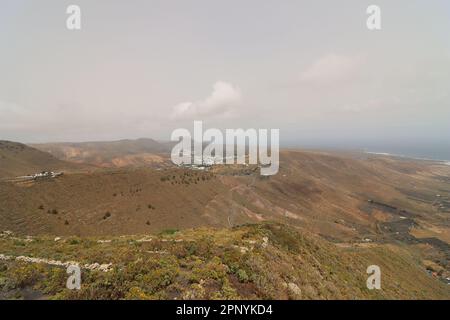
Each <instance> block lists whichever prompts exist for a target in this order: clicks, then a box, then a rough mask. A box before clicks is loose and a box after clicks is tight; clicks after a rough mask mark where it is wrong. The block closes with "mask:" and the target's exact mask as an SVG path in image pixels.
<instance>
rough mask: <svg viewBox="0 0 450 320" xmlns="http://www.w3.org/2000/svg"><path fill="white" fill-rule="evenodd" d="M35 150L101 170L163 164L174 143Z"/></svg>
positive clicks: (104, 143)
mask: <svg viewBox="0 0 450 320" xmlns="http://www.w3.org/2000/svg"><path fill="white" fill-rule="evenodd" d="M33 147H35V148H37V149H39V150H42V151H44V152H48V153H50V154H52V155H53V156H55V157H56V158H58V159H61V160H65V161H71V162H76V163H88V164H91V165H96V166H101V167H127V166H145V165H152V164H153V165H162V164H164V163H166V162H167V161H168V157H167V155H168V154H169V153H170V150H171V147H172V143H164V142H157V141H155V140H153V139H146V138H142V139H137V140H119V141H99V142H80V143H44V144H34V145H33Z"/></svg>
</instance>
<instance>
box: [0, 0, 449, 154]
mask: <svg viewBox="0 0 450 320" xmlns="http://www.w3.org/2000/svg"><path fill="white" fill-rule="evenodd" d="M70 4H77V5H79V6H80V7H81V10H82V29H81V30H80V31H69V30H67V28H66V19H67V17H68V15H67V14H66V8H67V6H68V5H70ZM370 4H377V5H379V6H380V7H381V17H382V30H380V31H369V30H368V29H367V27H366V19H367V14H366V8H367V7H368V5H370ZM449 92H450V1H448V0H442V1H438V0H436V1H425V0H421V1H411V0H402V1H400V0H396V1H379V0H376V1H375V0H373V1H364V0H355V1H350V0H342V1H331V0H329V1H317V0H311V1H300V0H292V1H289V0H283V1H275V0H264V1H261V0H240V1H236V0H227V1H217V0H177V1H175V0H173V1H170V0H161V1H151V0H145V1H144V0H143V1H139V0H133V1H123V0H121V1H119V0H86V1H84V0H71V1H62V0H53V1H50V0H39V1H35V0H28V1H25V0H0V139H8V140H15V141H23V142H45V141H86V140H105V139H122V138H137V137H152V138H156V139H162V140H168V139H170V133H171V132H172V130H173V129H175V128H179V127H187V128H192V124H193V120H203V121H204V122H205V126H206V127H218V128H238V127H243V128H279V129H280V139H281V141H282V142H283V143H285V144H287V143H289V144H300V145H309V146H312V145H316V144H317V145H323V144H328V145H333V144H336V145H349V146H352V145H358V144H367V145H370V144H377V143H378V144H380V143H381V144H382V143H387V142H389V143H410V144H415V143H422V144H426V143H436V144H443V145H445V144H446V145H449V146H450V144H449V141H450V125H449V124H450V93H449Z"/></svg>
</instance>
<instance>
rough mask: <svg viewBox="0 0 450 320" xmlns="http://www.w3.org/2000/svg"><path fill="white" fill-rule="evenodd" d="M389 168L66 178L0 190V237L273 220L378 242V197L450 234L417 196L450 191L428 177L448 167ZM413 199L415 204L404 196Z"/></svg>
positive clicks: (330, 161) (286, 155) (287, 167)
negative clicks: (6, 232)
mask: <svg viewBox="0 0 450 320" xmlns="http://www.w3.org/2000/svg"><path fill="white" fill-rule="evenodd" d="M387 161H391V162H392V160H388V159H383V158H369V159H355V158H353V157H351V156H348V155H346V156H340V155H336V154H333V155H330V154H326V153H317V152H296V151H285V152H282V153H281V166H280V172H279V173H278V174H277V175H276V176H273V177H270V178H263V177H261V176H259V175H257V174H250V175H242V173H251V172H247V171H249V170H247V169H244V170H243V172H241V173H240V174H241V176H239V175H231V174H230V172H229V171H226V173H227V174H226V175H222V174H221V172H220V170H218V171H219V172H217V173H216V174H214V178H212V179H209V180H208V179H206V178H205V179H203V178H202V177H203V176H205V177H209V175H208V174H203V173H199V172H194V171H190V170H179V169H166V170H160V171H158V170H152V169H148V168H140V169H121V170H117V171H114V170H101V171H96V172H92V173H80V174H66V175H65V176H63V177H60V178H58V179H55V180H52V181H41V182H36V183H31V184H12V183H2V184H1V188H0V229H3V230H5V229H10V230H13V231H15V232H19V233H22V234H42V233H48V234H78V235H95V234H130V233H146V232H154V231H161V230H163V229H170V228H176V229H182V228H189V227H197V226H205V225H208V226H221V227H228V226H234V225H240V224H243V223H249V222H259V221H267V220H279V221H282V222H285V223H289V224H293V225H297V226H302V227H304V228H306V229H307V230H311V231H313V232H315V233H320V234H322V235H324V236H326V237H330V238H336V239H339V240H341V241H348V240H361V239H362V238H363V237H365V236H366V235H370V236H373V237H374V236H376V234H377V222H379V221H388V220H389V219H391V218H392V214H390V213H387V212H384V211H383V210H380V209H379V208H373V207H368V204H367V200H368V199H375V200H378V201H382V202H384V203H388V204H395V205H398V206H400V207H401V208H403V209H407V210H412V211H413V212H416V213H418V214H419V215H420V218H421V219H422V220H423V221H425V222H427V223H428V224H430V225H431V226H432V227H436V226H437V227H438V231H440V232H441V234H443V233H442V231H443V232H444V233H445V232H447V231H448V230H447V229H448V226H447V227H446V226H445V225H444V226H443V227H442V226H441V227H442V228H441V227H439V226H440V224H443V223H444V222H445V219H446V217H447V216H446V214H445V213H438V212H436V210H435V209H434V208H433V206H432V205H431V204H430V203H427V202H423V201H418V200H417V196H430V195H433V196H434V193H436V192H438V191H437V190H440V191H439V192H441V193H442V195H445V194H447V195H449V192H448V190H450V188H449V183H448V182H445V181H440V180H438V179H435V178H436V176H445V175H446V174H448V169H450V167H448V166H447V167H445V166H437V165H434V164H433V165H428V164H424V163H409V162H401V161H396V162H393V164H391V163H387ZM411 167H414V170H412V171H411V169H410V168H411ZM398 168H400V169H398ZM405 168H408V173H405V172H404V170H405ZM250 171H251V170H250ZM235 173H236V172H235ZM173 177H175V178H173ZM183 177H184V178H183ZM188 181H190V182H189V184H187V182H188ZM195 182H197V183H195ZM445 190H447V191H445ZM412 191H414V192H415V196H416V197H415V198H411V197H409V196H408V194H407V193H408V192H412ZM445 192H446V193H445ZM11 195H14V196H11ZM149 205H150V208H149ZM53 210H56V211H57V212H54V213H55V214H52V212H53ZM48 211H50V213H47V212H48ZM108 212H109V214H108ZM106 215H108V216H106ZM104 217H105V219H104ZM66 221H67V222H66ZM443 221H444V222H443ZM447 221H448V219H447ZM147 222H148V224H147ZM419 227H420V226H419ZM439 228H440V229H439ZM446 228H447V229H446ZM436 236H439V234H438V232H436Z"/></svg>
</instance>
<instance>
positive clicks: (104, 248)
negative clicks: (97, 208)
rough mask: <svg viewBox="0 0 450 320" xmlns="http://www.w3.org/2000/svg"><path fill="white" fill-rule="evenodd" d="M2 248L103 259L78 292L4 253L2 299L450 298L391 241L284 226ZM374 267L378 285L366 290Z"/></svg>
mask: <svg viewBox="0 0 450 320" xmlns="http://www.w3.org/2000/svg"><path fill="white" fill-rule="evenodd" d="M0 253H1V254H2V255H3V257H5V256H9V257H11V256H12V257H17V256H20V255H22V256H26V257H40V258H45V259H49V260H58V261H76V262H78V263H80V265H81V266H83V265H84V264H88V263H95V262H97V263H99V264H109V263H111V270H110V271H109V272H102V271H99V270H85V269H82V286H81V290H69V289H66V281H67V277H68V275H67V274H66V270H65V268H64V267H60V266H52V265H48V264H45V263H29V262H24V261H17V260H11V259H9V260H7V259H1V257H2V256H0V298H6V299H20V298H28V299H29V298H31V299H36V298H46V299H399V298H406V299H413V298H414V299H417V298H437V299H448V298H450V290H449V288H448V286H446V285H444V284H443V283H441V282H439V281H438V280H436V279H434V278H433V277H431V276H430V275H428V274H427V272H426V269H425V267H423V268H422V267H419V266H417V262H416V261H415V257H414V256H412V255H411V254H410V253H409V251H405V250H404V249H402V248H400V247H397V246H393V245H373V246H370V247H359V246H349V247H346V248H342V247H337V246H335V245H332V244H330V243H328V242H326V241H324V240H321V239H320V238H319V237H317V236H314V235H311V234H308V233H304V232H299V231H298V230H297V229H294V228H291V227H288V226H286V225H282V224H274V223H268V224H257V225H245V226H240V227H236V228H234V229H232V230H230V229H219V230H216V229H210V228H201V229H196V230H185V231H178V230H166V231H165V232H162V233H160V234H159V235H158V236H144V237H142V236H139V237H138V236H129V237H117V238H113V239H99V238H77V237H67V238H62V239H60V238H56V239H55V238H47V237H36V238H17V237H16V236H14V235H11V234H8V235H3V236H2V237H1V238H0ZM371 264H376V265H379V266H380V268H381V270H382V289H381V290H368V289H367V288H366V279H367V276H368V275H367V274H366V268H367V267H368V266H369V265H371Z"/></svg>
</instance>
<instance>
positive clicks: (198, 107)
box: [171, 81, 242, 119]
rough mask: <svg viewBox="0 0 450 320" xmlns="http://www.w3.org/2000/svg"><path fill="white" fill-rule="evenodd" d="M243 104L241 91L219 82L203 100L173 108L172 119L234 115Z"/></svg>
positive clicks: (180, 104)
mask: <svg viewBox="0 0 450 320" xmlns="http://www.w3.org/2000/svg"><path fill="white" fill-rule="evenodd" d="M241 103H242V96H241V92H240V90H239V89H238V88H237V87H235V86H233V85H232V84H230V83H228V82H224V81H218V82H216V83H215V84H214V86H213V91H212V93H211V94H210V95H209V96H208V97H206V98H205V99H203V100H199V101H196V102H182V103H179V104H177V105H176V106H174V107H173V110H172V114H171V118H172V119H184V118H189V119H191V118H195V117H210V116H215V115H221V116H223V115H227V114H230V113H232V112H233V111H234V110H235V109H236V108H237V107H238V106H240V105H241Z"/></svg>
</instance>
